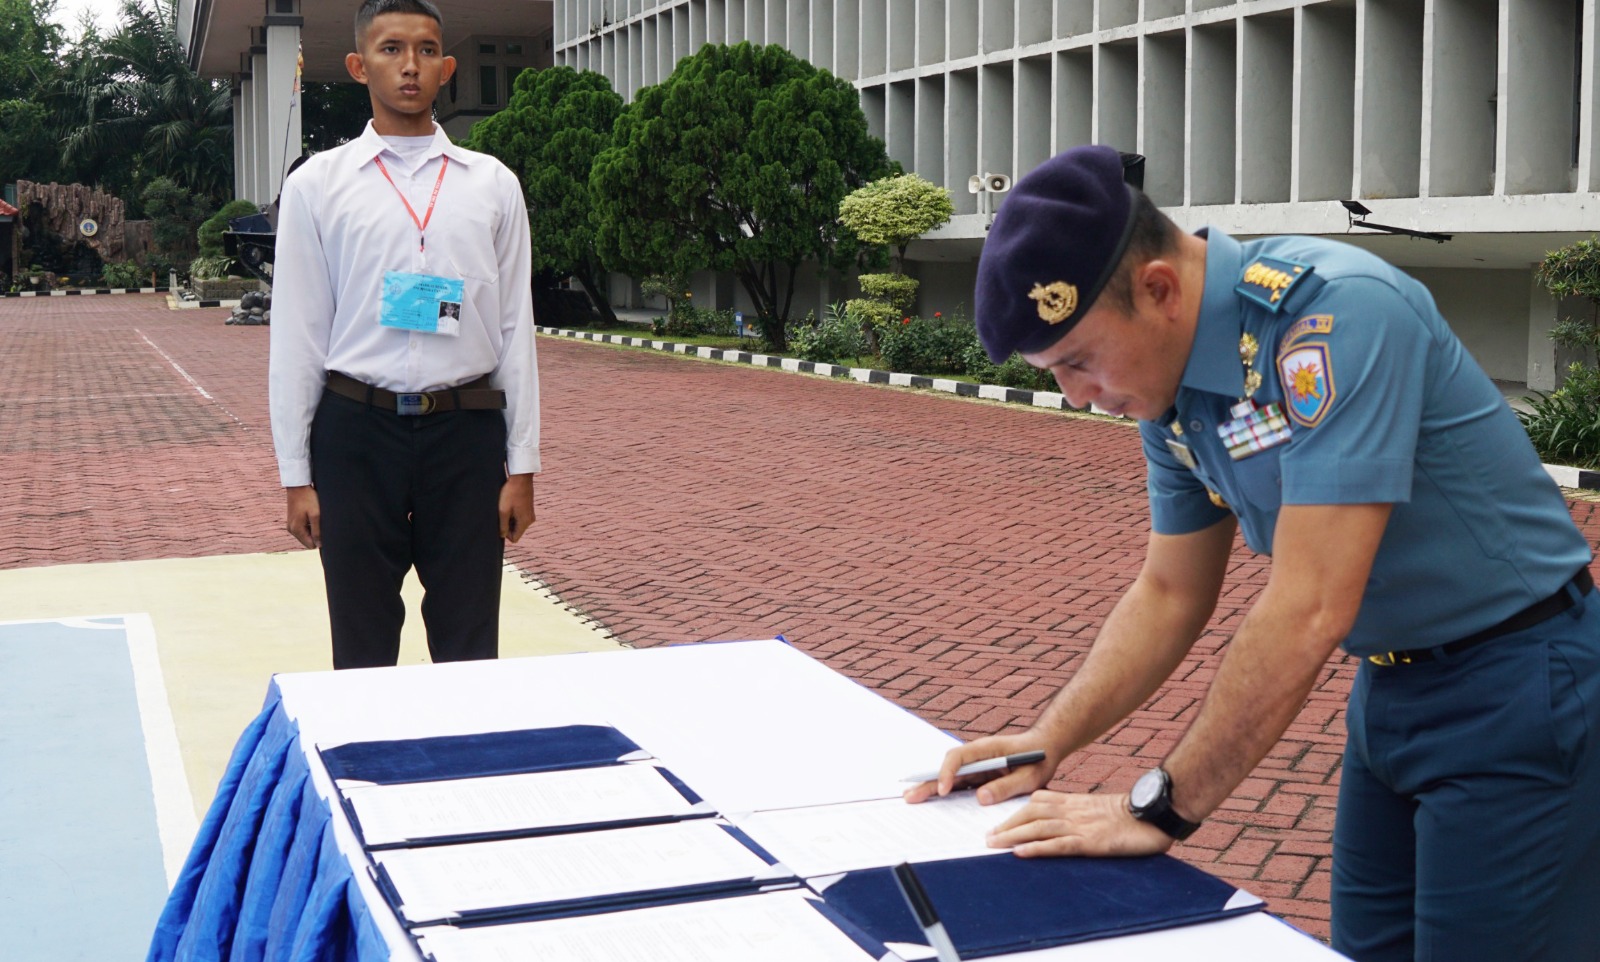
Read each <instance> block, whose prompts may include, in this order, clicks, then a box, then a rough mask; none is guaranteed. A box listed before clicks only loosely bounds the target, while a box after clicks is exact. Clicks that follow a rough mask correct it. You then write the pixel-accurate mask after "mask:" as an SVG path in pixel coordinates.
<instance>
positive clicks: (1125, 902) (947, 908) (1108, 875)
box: [812, 855, 1264, 959]
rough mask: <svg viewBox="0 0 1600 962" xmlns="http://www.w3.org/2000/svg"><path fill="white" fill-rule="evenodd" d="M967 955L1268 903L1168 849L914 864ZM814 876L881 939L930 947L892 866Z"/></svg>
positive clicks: (836, 904)
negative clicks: (827, 878) (1136, 854)
mask: <svg viewBox="0 0 1600 962" xmlns="http://www.w3.org/2000/svg"><path fill="white" fill-rule="evenodd" d="M916 871H917V876H918V877H919V878H920V879H921V880H922V884H923V887H924V888H926V889H927V891H928V897H929V899H930V900H931V901H932V902H933V905H934V908H935V909H937V910H938V913H939V918H940V920H941V921H943V922H944V927H945V930H946V931H947V932H948V933H949V935H950V939H951V941H953V942H954V943H955V947H956V951H957V952H959V953H960V954H961V957H962V958H964V959H966V958H972V959H980V958H985V957H988V956H993V955H1003V954H1005V953H1008V952H1021V951H1024V950H1027V949H1042V948H1048V947H1050V946H1055V945H1067V944H1070V943H1073V942H1087V941H1089V940H1091V939H1101V938H1109V937H1111V936H1117V935H1132V934H1135V933H1138V932H1149V931H1154V930H1156V929H1165V928H1174V927H1176V926H1180V925H1192V924H1194V923H1197V922H1209V921H1211V920H1213V919H1220V918H1225V917H1227V916H1231V915H1240V914H1244V913H1247V912H1255V911H1259V910H1260V909H1261V908H1262V907H1263V905H1264V903H1263V902H1262V901H1261V900H1260V899H1258V898H1256V897H1255V896H1252V895H1250V894H1248V893H1246V892H1242V891H1240V890H1239V889H1237V888H1235V887H1234V886H1232V885H1230V884H1228V883H1227V882H1224V881H1222V880H1221V879H1219V878H1215V877H1213V876H1211V875H1207V874H1206V873H1205V872H1202V871H1200V870H1199V869H1197V868H1195V867H1193V866H1192V865H1188V864H1185V863H1183V862H1180V861H1179V860H1177V859H1175V858H1172V857H1171V856H1167V855H1156V856H1149V857H1145V858H1032V859H1024V858H1017V857H1015V856H1012V855H988V856H978V857H974V858H962V859H949V860H946V861H941V862H922V863H918V864H917V866H916ZM823 881H824V880H821V879H817V880H812V885H813V887H814V888H817V889H819V890H820V891H821V893H822V896H823V898H824V899H826V900H827V903H828V905H830V906H831V907H833V908H834V909H835V910H837V911H838V912H839V913H840V914H841V915H843V916H844V917H845V918H846V919H848V920H850V921H851V922H852V923H854V924H855V925H856V926H858V927H859V928H860V929H862V930H863V931H864V932H866V933H867V934H868V935H870V936H871V937H872V938H874V939H877V940H879V941H882V942H910V943H915V944H923V945H925V944H927V937H926V936H925V935H923V932H922V929H921V927H920V926H918V925H917V920H916V918H915V917H914V916H912V914H911V911H910V909H909V908H907V906H906V901H905V898H904V897H903V896H902V895H901V894H900V889H899V886H898V885H896V884H895V880H894V875H893V872H892V870H891V869H889V868H872V869H862V870H859V871H855V872H848V873H845V875H844V876H843V877H842V878H839V879H838V880H837V881H835V882H833V883H832V884H831V885H825V884H823Z"/></svg>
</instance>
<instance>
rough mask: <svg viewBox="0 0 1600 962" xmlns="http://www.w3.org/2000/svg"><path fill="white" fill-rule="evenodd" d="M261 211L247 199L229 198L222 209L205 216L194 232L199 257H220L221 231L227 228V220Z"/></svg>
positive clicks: (221, 253)
mask: <svg viewBox="0 0 1600 962" xmlns="http://www.w3.org/2000/svg"><path fill="white" fill-rule="evenodd" d="M259 213H261V208H259V207H257V206H256V205H255V204H254V203H252V202H251V201H248V200H230V201H228V202H227V203H226V204H223V205H222V209H221V210H219V211H217V212H216V213H215V214H212V215H211V216H210V217H208V218H206V220H205V223H203V224H201V225H200V226H199V227H198V228H197V229H196V230H195V232H194V236H195V240H196V241H198V242H199V245H200V256H201V257H222V256H224V255H223V252H222V232H223V231H225V230H227V229H228V221H230V220H233V219H234V218H235V217H245V216H248V215H250V214H259Z"/></svg>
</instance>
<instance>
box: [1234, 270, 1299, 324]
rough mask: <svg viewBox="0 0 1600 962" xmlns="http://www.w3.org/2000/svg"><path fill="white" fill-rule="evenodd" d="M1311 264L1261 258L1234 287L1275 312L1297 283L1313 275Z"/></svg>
mask: <svg viewBox="0 0 1600 962" xmlns="http://www.w3.org/2000/svg"><path fill="white" fill-rule="evenodd" d="M1312 270H1313V268H1312V267H1311V265H1310V264H1301V263H1299V262H1298V261H1291V260H1285V259H1283V258H1281V257H1258V258H1256V259H1255V260H1254V261H1252V262H1251V263H1250V266H1249V267H1246V268H1245V269H1244V273H1243V274H1241V275H1240V276H1239V283H1238V284H1237V285H1235V286H1234V290H1236V291H1238V292H1239V293H1240V294H1243V295H1244V296H1245V297H1248V298H1250V299H1251V300H1252V301H1255V302H1256V303H1257V304H1260V305H1261V306H1262V307H1265V308H1267V309H1268V310H1271V311H1276V310H1279V309H1281V308H1282V307H1283V302H1284V299H1285V298H1287V297H1288V296H1289V292H1290V291H1291V290H1293V289H1294V286H1295V285H1296V284H1298V283H1300V282H1301V281H1302V280H1304V279H1305V278H1307V277H1310V276H1311V271H1312Z"/></svg>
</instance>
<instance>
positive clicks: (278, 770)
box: [146, 682, 389, 962]
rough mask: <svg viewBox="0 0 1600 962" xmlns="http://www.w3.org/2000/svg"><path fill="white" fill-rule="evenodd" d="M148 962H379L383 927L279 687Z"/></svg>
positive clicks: (224, 789) (227, 776) (200, 841)
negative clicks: (338, 836)
mask: <svg viewBox="0 0 1600 962" xmlns="http://www.w3.org/2000/svg"><path fill="white" fill-rule="evenodd" d="M146 958H147V959H148V962H268V960H270V962H380V960H387V959H388V958H389V947H388V944H387V943H386V942H385V941H384V939H383V936H382V934H381V933H380V932H379V931H378V928H377V926H376V925H375V924H374V923H373V919H372V911H371V909H370V908H369V907H368V905H367V903H366V900H365V899H364V898H363V897H362V895H361V891H360V889H359V887H358V886H357V885H356V883H355V877H354V875H353V873H352V872H351V869H350V863H349V861H348V860H347V859H346V858H345V857H344V854H343V853H342V852H340V851H339V847H338V844H337V843H336V842H335V840H334V834H333V830H332V828H331V816H330V813H329V807H328V803H327V802H326V801H325V800H324V799H323V798H321V797H320V796H319V795H317V793H316V790H315V788H314V787H313V785H312V781H311V778H310V771H309V769H308V768H307V766H306V755H305V752H304V751H303V750H302V749H301V746H300V736H299V731H298V727H297V726H296V725H295V723H294V722H292V721H290V720H289V719H288V717H287V716H286V715H284V712H283V702H282V697H281V694H280V692H279V690H278V686H277V683H276V682H274V683H273V685H272V687H271V688H270V689H269V690H268V693H267V701H266V705H265V707H263V708H262V710H261V714H260V715H258V716H256V718H255V720H254V721H252V722H251V723H250V725H249V727H247V728H246V729H245V731H244V734H243V735H241V736H240V737H239V743H238V744H237V745H236V746H235V747H234V749H233V756H232V758H230V759H229V761H228V769H227V771H226V772H225V773H224V774H223V776H222V783H221V784H220V785H218V786H217V797H216V798H215V799H214V800H213V801H212V803H211V808H210V810H209V811H208V812H206V817H205V820H204V821H203V822H202V823H201V825H200V831H199V833H198V834H197V835H196V836H195V841H194V847H193V848H192V849H190V851H189V858H188V860H187V861H186V862H185V863H184V866H183V872H182V873H181V874H180V875H179V876H178V880H177V882H176V884H175V885H174V886H173V888H172V894H171V895H170V896H169V897H168V898H167V905H166V908H165V909H163V910H162V912H161V918H160V921H158V922H157V923H156V931H155V936H154V938H153V939H152V940H151V942H150V954H149V955H148V956H147V957H146Z"/></svg>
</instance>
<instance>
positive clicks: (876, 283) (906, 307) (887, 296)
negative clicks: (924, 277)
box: [857, 274, 918, 316]
mask: <svg viewBox="0 0 1600 962" xmlns="http://www.w3.org/2000/svg"><path fill="white" fill-rule="evenodd" d="M857 279H858V280H859V281H860V282H861V293H862V294H865V295H866V296H867V298H869V299H870V300H874V301H882V302H883V303H885V304H888V305H889V306H890V307H891V308H892V309H893V312H894V313H895V314H899V315H902V316H903V315H906V314H910V313H911V305H912V304H914V303H916V300H917V286H918V281H917V279H916V278H914V277H907V276H906V275H904V274H862V275H861V276H860V277H859V278H857Z"/></svg>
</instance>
